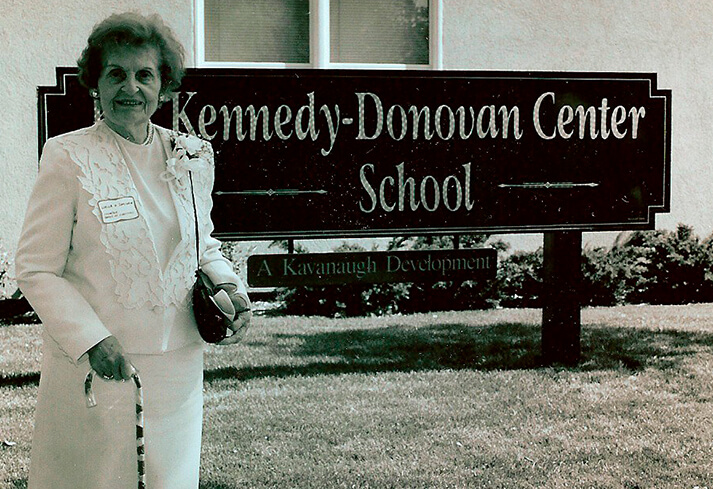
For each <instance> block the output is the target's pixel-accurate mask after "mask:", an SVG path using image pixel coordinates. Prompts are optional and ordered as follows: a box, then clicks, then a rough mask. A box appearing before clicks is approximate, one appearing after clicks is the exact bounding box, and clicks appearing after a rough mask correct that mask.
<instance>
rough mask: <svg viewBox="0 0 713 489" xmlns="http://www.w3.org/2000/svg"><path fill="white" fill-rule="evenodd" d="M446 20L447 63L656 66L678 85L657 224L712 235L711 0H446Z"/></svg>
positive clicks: (661, 81) (670, 85)
mask: <svg viewBox="0 0 713 489" xmlns="http://www.w3.org/2000/svg"><path fill="white" fill-rule="evenodd" d="M444 19H445V21H444V39H443V45H444V56H443V58H444V68H445V69H489V70H490V69H492V70H553V71H554V70H577V71H633V72H655V73H658V85H659V87H660V88H667V89H671V90H672V131H671V134H672V154H671V161H672V177H671V213H670V214H659V215H658V217H657V220H656V223H657V227H658V228H663V229H675V227H676V225H677V224H678V223H684V224H689V225H693V226H694V228H695V231H696V232H697V233H698V234H699V235H701V236H708V235H709V234H711V232H713V211H712V210H711V203H712V202H713V171H712V170H711V167H712V162H713V122H712V121H711V119H710V117H709V115H710V114H711V111H712V110H713V90H712V88H713V40H712V39H713V2H710V1H704V0H627V1H621V0H574V1H573V0H555V1H553V0H507V1H502V2H500V1H498V2H494V1H492V0H450V1H449V0H446V2H445V5H444ZM597 234H605V235H609V234H610V233H597ZM587 237H588V238H589V239H590V240H592V241H596V238H595V237H594V236H593V235H588V236H585V239H586V238H587ZM605 239H607V240H608V241H606V242H607V243H611V241H610V240H611V237H606V236H605ZM599 241H602V240H601V239H599Z"/></svg>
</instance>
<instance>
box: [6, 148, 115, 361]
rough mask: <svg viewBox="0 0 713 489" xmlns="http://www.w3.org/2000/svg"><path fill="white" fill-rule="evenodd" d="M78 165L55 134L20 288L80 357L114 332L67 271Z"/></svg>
mask: <svg viewBox="0 0 713 489" xmlns="http://www.w3.org/2000/svg"><path fill="white" fill-rule="evenodd" d="M76 171H77V170H76V166H75V165H74V163H73V162H72V161H71V160H70V158H69V155H68V154H67V152H66V151H65V150H64V149H63V148H62V147H61V146H60V144H59V143H58V142H56V141H54V140H49V141H48V142H47V144H45V147H44V149H43V152H42V158H41V160H40V169H39V173H38V176H37V180H36V182H35V186H34V188H33V190H32V193H31V195H30V201H29V204H28V208H27V213H26V215H25V223H24V225H23V229H22V233H21V235H20V241H19V246H18V249H17V254H16V258H15V268H16V276H17V282H18V286H19V287H20V290H21V291H22V293H23V294H24V296H25V297H26V298H27V300H28V301H29V303H30V304H31V305H32V307H33V309H34V310H35V312H37V315H38V316H39V318H40V319H41V320H42V323H43V324H44V327H45V330H46V331H47V333H48V334H49V335H50V337H52V339H54V341H55V342H56V343H57V344H58V345H59V347H60V348H61V349H62V350H63V351H64V352H65V353H66V354H67V355H68V356H69V357H70V358H71V359H72V361H74V362H75V363H77V362H79V361H80V360H81V357H82V356H83V354H84V353H86V352H87V350H89V349H90V348H91V347H92V346H94V345H96V344H97V343H99V342H100V341H101V340H103V339H104V338H106V337H108V336H110V335H111V333H110V332H109V331H108V330H107V329H106V327H105V326H104V324H103V323H102V321H101V320H100V319H99V317H98V316H97V314H96V312H95V311H94V309H93V308H92V307H91V306H90V305H89V303H88V302H87V301H86V299H85V298H84V297H83V296H82V295H81V294H80V293H79V291H78V290H77V289H76V288H75V287H74V286H73V285H72V284H71V283H70V282H69V281H67V280H66V279H65V278H64V277H63V275H64V270H65V266H66V264H67V257H68V255H69V251H70V248H71V246H72V230H73V227H74V221H75V218H76V217H75V216H76V209H77V198H78V191H79V181H78V180H77V175H76Z"/></svg>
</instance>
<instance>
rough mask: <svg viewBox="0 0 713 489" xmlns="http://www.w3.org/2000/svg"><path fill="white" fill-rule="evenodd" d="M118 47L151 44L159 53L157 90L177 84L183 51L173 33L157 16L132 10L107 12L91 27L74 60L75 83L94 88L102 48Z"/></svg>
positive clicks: (182, 69)
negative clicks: (107, 13) (75, 60)
mask: <svg viewBox="0 0 713 489" xmlns="http://www.w3.org/2000/svg"><path fill="white" fill-rule="evenodd" d="M120 46H133V47H141V46H154V47H155V48H156V49H157V50H158V52H159V71H160V72H161V92H162V93H167V92H170V91H172V90H175V89H176V88H178V86H179V85H180V84H181V79H182V78H183V75H184V73H185V63H184V58H185V50H184V49H183V46H182V45H181V43H180V42H179V41H178V39H176V35H175V34H174V33H173V31H172V30H171V28H170V27H168V26H167V25H166V24H165V23H164V22H163V20H162V19H161V17H159V16H158V15H156V14H154V15H149V16H143V15H141V14H139V13H135V12H126V13H122V14H113V15H110V16H109V17H107V18H106V19H104V20H103V21H101V22H100V23H98V24H97V25H95V26H94V29H93V30H92V33H91V34H90V35H89V39H87V46H86V47H85V48H84V51H82V55H81V56H80V57H79V59H78V60H77V66H78V67H79V82H80V83H81V84H82V85H83V86H85V87H86V88H88V89H92V88H96V87H97V84H98V82H99V75H100V74H101V70H102V69H103V67H104V55H105V53H106V50H107V49H111V48H112V47H120Z"/></svg>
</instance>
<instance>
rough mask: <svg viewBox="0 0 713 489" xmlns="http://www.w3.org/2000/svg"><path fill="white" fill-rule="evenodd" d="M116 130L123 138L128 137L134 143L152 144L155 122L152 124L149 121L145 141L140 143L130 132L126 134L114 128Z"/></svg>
mask: <svg viewBox="0 0 713 489" xmlns="http://www.w3.org/2000/svg"><path fill="white" fill-rule="evenodd" d="M114 132H115V133H117V134H118V135H119V136H121V137H122V138H124V139H126V140H127V141H129V142H131V143H134V144H141V145H143V146H148V145H149V144H151V143H152V142H153V133H154V128H153V124H151V123H150V122H149V127H148V130H147V131H146V139H144V141H143V142H142V143H139V142H138V141H136V140H135V139H134V138H133V137H132V136H131V134H129V135H128V136H124V135H123V134H122V133H120V132H119V131H117V130H114Z"/></svg>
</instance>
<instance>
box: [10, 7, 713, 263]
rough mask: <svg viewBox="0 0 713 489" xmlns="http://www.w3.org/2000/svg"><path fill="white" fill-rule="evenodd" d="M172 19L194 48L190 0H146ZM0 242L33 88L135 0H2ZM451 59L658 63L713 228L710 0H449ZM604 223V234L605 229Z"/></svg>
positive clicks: (683, 184)
mask: <svg viewBox="0 0 713 489" xmlns="http://www.w3.org/2000/svg"><path fill="white" fill-rule="evenodd" d="M139 4H140V5H144V6H145V7H144V8H140V9H139V11H141V12H144V13H148V12H157V13H159V14H160V15H161V16H162V17H163V18H164V19H165V20H166V21H167V22H168V23H169V24H170V25H172V26H173V27H174V29H175V30H176V32H177V34H178V36H179V38H180V39H181V40H182V41H183V43H184V45H185V46H186V49H187V51H188V53H189V64H190V60H192V59H193V50H194V46H193V43H194V38H193V37H194V36H193V2H192V1H191V0H154V1H153V2H148V1H146V0H144V1H142V2H140V3H139ZM0 5H1V6H2V12H3V17H2V19H1V20H0V46H3V48H4V49H2V50H0V68H1V69H0V90H1V91H2V93H4V94H5V95H6V97H5V101H4V104H3V110H2V117H0V171H2V175H3V177H2V178H0V209H2V212H0V247H3V248H4V249H5V250H14V248H15V246H16V243H17V239H18V235H19V232H20V227H21V225H22V219H23V215H24V211H25V207H26V205H27V199H28V197H29V192H30V189H31V186H32V183H33V181H34V179H35V176H36V172H37V97H36V87H37V86H40V85H43V86H53V85H54V84H55V75H54V68H55V66H65V65H70V66H71V65H74V63H75V60H76V58H77V57H78V56H79V54H80V51H81V49H82V48H83V47H84V44H85V41H86V37H87V35H88V34H89V32H90V30H91V28H92V26H93V25H94V24H95V23H96V22H97V21H99V20H101V19H102V18H104V17H105V16H106V15H108V14H109V13H111V12H116V11H123V10H127V9H130V8H135V7H134V6H135V5H137V2H135V1H128V0H111V1H109V0H94V1H91V2H89V1H86V0H84V1H80V0H45V1H43V2H26V1H22V0H0ZM443 18H444V22H443V32H444V39H443V49H444V53H443V59H444V68H445V69H488V70H583V71H642V72H656V73H658V76H659V86H660V87H661V88H670V89H672V90H673V112H672V113H673V130H672V136H673V148H672V164H673V175H672V199H671V202H672V212H671V214H669V215H659V217H658V219H657V223H658V227H660V228H667V229H673V228H675V226H676V224H677V223H679V222H683V223H686V224H690V225H693V226H694V228H695V230H696V232H698V233H699V234H700V235H704V236H707V235H708V234H710V233H711V231H713V212H711V211H710V210H709V205H708V200H709V196H710V195H711V194H712V192H711V191H712V190H713V183H711V180H713V179H712V178H711V172H710V171H709V166H710V159H711V155H713V124H711V123H710V122H709V121H708V116H707V114H709V113H710V112H711V109H713V94H712V93H711V90H710V87H711V86H712V85H713V59H712V58H711V56H710V55H709V52H708V51H709V48H710V47H713V42H712V41H711V40H710V39H711V33H712V32H713V29H712V27H713V3H711V2H706V1H702V0H631V1H627V2H622V1H621V0H596V1H595V0H576V1H572V0H507V1H498V2H494V1H492V0H444V8H443ZM605 234H606V233H605Z"/></svg>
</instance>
